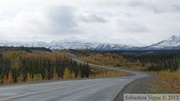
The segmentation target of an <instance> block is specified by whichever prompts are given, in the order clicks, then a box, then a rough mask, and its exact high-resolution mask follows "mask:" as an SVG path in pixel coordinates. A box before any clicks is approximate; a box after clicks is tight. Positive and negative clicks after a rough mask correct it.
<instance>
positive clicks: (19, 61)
mask: <svg viewBox="0 0 180 101" xmlns="http://www.w3.org/2000/svg"><path fill="white" fill-rule="evenodd" d="M90 71H91V68H90V67H89V65H88V64H87V63H84V64H78V63H77V62H75V61H71V60H70V59H69V58H68V57H66V56H63V55H60V54H56V53H50V54H37V53H27V52H20V51H18V52H17V51H16V52H6V53H3V54H0V83H2V84H10V83H16V82H28V81H38V80H52V79H53V80H58V79H71V78H88V77H89V75H90Z"/></svg>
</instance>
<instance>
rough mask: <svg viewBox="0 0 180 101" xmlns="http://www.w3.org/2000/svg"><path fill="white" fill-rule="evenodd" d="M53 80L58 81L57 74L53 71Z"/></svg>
mask: <svg viewBox="0 0 180 101" xmlns="http://www.w3.org/2000/svg"><path fill="white" fill-rule="evenodd" d="M52 79H53V80H59V77H58V74H57V73H56V70H55V69H54V74H53V78H52Z"/></svg>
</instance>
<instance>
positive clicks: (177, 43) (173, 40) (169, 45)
mask: <svg viewBox="0 0 180 101" xmlns="http://www.w3.org/2000/svg"><path fill="white" fill-rule="evenodd" d="M178 48H179V49H180V36H179V37H178V36H175V35H173V36H171V37H170V38H168V39H166V40H163V41H160V42H158V43H156V44H152V45H150V46H147V47H146V49H178Z"/></svg>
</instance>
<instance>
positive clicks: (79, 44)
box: [0, 35, 180, 51]
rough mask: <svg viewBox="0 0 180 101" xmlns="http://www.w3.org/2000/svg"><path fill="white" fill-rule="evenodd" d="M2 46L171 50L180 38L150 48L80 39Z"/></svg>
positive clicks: (106, 49)
mask: <svg viewBox="0 0 180 101" xmlns="http://www.w3.org/2000/svg"><path fill="white" fill-rule="evenodd" d="M0 46H2V47H3V46H6V47H11V46H13V47H45V48H48V49H50V50H62V49H90V50H99V51H108V50H169V49H180V36H175V35H173V36H171V37H170V38H168V39H165V40H162V41H160V42H157V43H156V44H152V45H149V46H139V47H137V46H133V45H126V44H121V43H119V44H112V43H100V42H86V41H82V40H79V39H76V38H74V39H66V40H56V41H52V42H49V43H46V42H11V41H3V42H0Z"/></svg>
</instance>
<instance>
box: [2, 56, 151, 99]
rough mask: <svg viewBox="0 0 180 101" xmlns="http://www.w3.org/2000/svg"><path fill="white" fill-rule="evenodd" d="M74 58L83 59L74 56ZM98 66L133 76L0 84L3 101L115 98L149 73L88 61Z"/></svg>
mask: <svg viewBox="0 0 180 101" xmlns="http://www.w3.org/2000/svg"><path fill="white" fill-rule="evenodd" d="M72 59H73V60H74V61H77V62H82V61H80V60H77V59H75V58H72ZM89 65H91V66H96V67H99V68H106V69H109V70H115V71H124V72H127V73H128V74H131V76H126V77H116V78H100V79H82V80H62V81H47V82H41V83H25V84H15V85H7V86H0V101H113V100H114V98H115V97H116V96H117V95H118V93H119V92H120V91H121V90H122V89H123V88H124V87H125V86H126V85H128V84H130V83H131V82H132V81H135V80H137V79H140V78H145V77H148V76H149V75H147V74H145V73H140V72H134V71H129V70H124V69H118V68H110V67H106V66H99V65H95V64H89Z"/></svg>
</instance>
